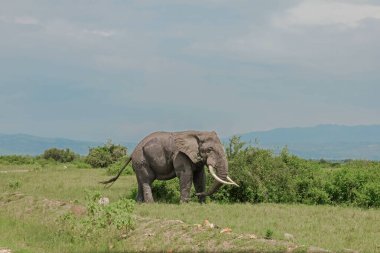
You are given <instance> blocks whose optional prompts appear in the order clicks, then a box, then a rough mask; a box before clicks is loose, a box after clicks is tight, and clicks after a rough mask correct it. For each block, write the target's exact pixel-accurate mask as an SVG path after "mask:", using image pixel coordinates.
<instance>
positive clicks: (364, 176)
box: [0, 140, 380, 252]
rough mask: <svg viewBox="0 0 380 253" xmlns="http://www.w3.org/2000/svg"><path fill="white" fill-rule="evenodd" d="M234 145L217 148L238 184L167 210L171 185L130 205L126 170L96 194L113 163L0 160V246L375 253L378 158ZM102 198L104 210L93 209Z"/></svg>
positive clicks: (132, 182)
mask: <svg viewBox="0 0 380 253" xmlns="http://www.w3.org/2000/svg"><path fill="white" fill-rule="evenodd" d="M235 141H236V142H235V144H234V143H232V144H231V145H230V146H229V147H227V149H226V151H227V155H228V158H229V162H230V175H231V177H232V178H234V179H236V181H237V182H238V183H239V184H240V186H241V187H239V188H232V187H231V188H230V187H224V188H223V189H222V190H221V191H220V192H218V194H217V195H215V196H214V197H213V198H212V199H208V203H207V204H205V205H200V204H198V203H197V202H196V199H195V198H194V201H193V202H191V203H188V204H181V205H179V204H177V203H178V202H179V198H178V197H179V194H178V185H177V184H178V182H177V181H176V180H171V181H167V182H156V183H155V186H154V191H155V197H156V200H158V201H159V202H160V203H156V204H149V205H148V204H136V203H134V201H133V200H131V198H132V197H133V195H134V193H135V192H136V186H137V183H136V179H135V176H134V175H133V173H132V171H131V169H130V168H129V169H128V170H127V172H126V173H125V174H124V175H123V176H122V177H120V178H119V180H118V181H117V182H116V183H115V184H114V185H113V186H112V187H110V188H104V187H103V186H102V185H100V184H99V183H98V182H99V181H101V180H104V179H106V178H108V177H109V175H110V174H113V173H114V172H115V170H117V169H118V168H119V167H120V164H121V163H122V162H120V161H114V163H110V164H107V166H105V167H106V168H91V167H90V166H89V165H88V163H86V159H85V158H78V157H73V158H72V159H71V158H70V159H69V160H70V162H67V161H57V160H54V159H45V158H43V157H39V158H35V157H16V156H11V157H9V156H8V157H1V159H0V249H9V250H10V251H11V252H136V251H147V252H157V251H159V252H160V251H161V252H181V251H182V252H189V251H198V252H210V251H213V252H222V251H225V252H236V251H241V252H242V251H243V252H325V251H323V250H322V249H325V250H329V251H331V252H380V241H379V238H380V209H378V208H379V202H378V201H379V199H380V193H379V192H378V189H379V187H378V186H379V185H378V182H379V180H380V177H379V166H380V165H379V163H378V162H369V161H346V162H340V163H331V162H327V161H306V160H303V159H300V158H298V157H294V156H292V155H290V154H288V153H287V151H286V150H284V151H283V152H282V153H281V154H277V155H275V154H273V153H271V152H270V151H266V150H260V149H256V148H243V146H241V145H240V143H239V142H238V140H235ZM66 155H67V156H71V154H69V153H67V154H66ZM92 158H94V157H92ZM110 160H112V157H111V158H110ZM116 160H117V159H116ZM238 169H239V170H238ZM102 196H103V197H107V198H109V200H110V204H109V205H106V206H102V205H99V204H98V200H99V198H100V197H102ZM222 231H223V232H224V233H221V232H222Z"/></svg>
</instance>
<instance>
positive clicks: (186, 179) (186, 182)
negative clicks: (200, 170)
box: [179, 170, 193, 203]
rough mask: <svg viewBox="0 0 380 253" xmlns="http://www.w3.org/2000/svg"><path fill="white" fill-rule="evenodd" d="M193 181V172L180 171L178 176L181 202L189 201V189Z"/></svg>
mask: <svg viewBox="0 0 380 253" xmlns="http://www.w3.org/2000/svg"><path fill="white" fill-rule="evenodd" d="M192 181H193V173H191V170H190V173H189V171H185V172H182V173H181V174H180V176H179V183H180V190H181V203H184V202H189V200H190V190H191V184H192Z"/></svg>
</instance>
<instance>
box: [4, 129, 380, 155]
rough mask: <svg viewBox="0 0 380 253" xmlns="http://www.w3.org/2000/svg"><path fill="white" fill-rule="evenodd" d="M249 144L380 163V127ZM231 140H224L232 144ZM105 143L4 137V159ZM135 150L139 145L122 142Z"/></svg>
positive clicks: (296, 133)
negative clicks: (7, 155) (379, 161)
mask: <svg viewBox="0 0 380 253" xmlns="http://www.w3.org/2000/svg"><path fill="white" fill-rule="evenodd" d="M239 136H241V139H242V140H243V141H245V142H247V143H251V144H253V145H255V146H259V147H262V148H269V149H273V150H274V151H275V152H278V151H280V150H281V149H282V148H283V147H287V148H288V149H289V151H290V152H291V153H293V154H295V155H298V156H300V157H303V158H306V159H322V158H323V159H327V160H345V159H365V160H380V125H370V126H340V125H319V126H315V127H294V128H278V129H273V130H269V131H257V132H249V133H245V134H240V135H239ZM228 139H229V138H223V139H222V141H223V142H224V143H228ZM103 144H104V143H101V142H92V141H78V140H70V139H64V138H43V137H36V136H32V135H26V134H13V135H6V134H0V155H6V154H22V155H38V154H41V153H43V151H44V150H46V149H48V148H52V147H56V148H70V149H71V150H73V151H75V152H76V153H79V154H82V155H86V154H87V153H88V149H89V147H94V146H99V145H103ZM118 144H121V145H124V146H126V147H127V148H128V149H129V150H132V149H133V148H134V147H135V145H136V143H132V142H118Z"/></svg>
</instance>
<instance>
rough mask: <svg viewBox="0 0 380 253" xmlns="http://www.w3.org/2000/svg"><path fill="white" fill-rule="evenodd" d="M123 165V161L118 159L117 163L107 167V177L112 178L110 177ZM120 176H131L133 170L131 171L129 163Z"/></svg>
mask: <svg viewBox="0 0 380 253" xmlns="http://www.w3.org/2000/svg"><path fill="white" fill-rule="evenodd" d="M124 164H125V161H124V159H120V160H119V161H117V162H115V163H113V164H111V165H110V166H108V167H107V175H109V176H112V175H115V174H117V173H118V172H119V171H120V169H121V168H122V167H123V165H124ZM122 175H133V169H132V165H131V163H129V164H128V166H127V168H125V170H123V173H122Z"/></svg>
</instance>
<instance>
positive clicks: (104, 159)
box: [85, 141, 127, 168]
mask: <svg viewBox="0 0 380 253" xmlns="http://www.w3.org/2000/svg"><path fill="white" fill-rule="evenodd" d="M126 155H127V148H126V147H123V146H121V145H115V144H112V143H111V142H110V141H109V142H108V143H107V144H105V145H104V146H99V147H94V148H90V150H89V154H88V156H87V157H86V159H85V161H86V163H88V164H89V165H91V166H92V167H94V168H106V167H108V166H110V165H111V164H113V163H115V162H117V161H118V160H120V159H121V158H123V157H125V156H126Z"/></svg>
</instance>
